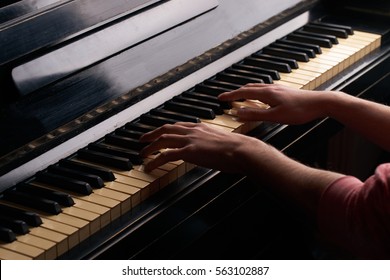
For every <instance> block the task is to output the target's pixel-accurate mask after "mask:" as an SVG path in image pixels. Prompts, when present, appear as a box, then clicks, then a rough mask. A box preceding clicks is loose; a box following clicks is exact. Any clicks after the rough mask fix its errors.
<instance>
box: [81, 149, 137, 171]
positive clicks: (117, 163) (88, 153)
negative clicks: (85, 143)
mask: <svg viewBox="0 0 390 280" xmlns="http://www.w3.org/2000/svg"><path fill="white" fill-rule="evenodd" d="M77 155H78V157H79V158H80V159H84V160H88V161H91V162H94V163H97V164H102V165H106V166H111V167H114V168H119V169H121V170H131V169H132V168H133V165H132V163H131V161H130V160H129V159H128V158H123V157H118V156H114V155H111V154H106V153H102V152H96V151H92V150H88V149H81V150H79V151H78V152H77Z"/></svg>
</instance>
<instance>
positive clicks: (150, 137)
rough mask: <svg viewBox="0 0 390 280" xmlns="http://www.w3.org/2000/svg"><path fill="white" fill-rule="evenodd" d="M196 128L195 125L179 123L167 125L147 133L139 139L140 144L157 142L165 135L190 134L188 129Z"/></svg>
mask: <svg viewBox="0 0 390 280" xmlns="http://www.w3.org/2000/svg"><path fill="white" fill-rule="evenodd" d="M193 126H196V124H194V123H185V122H178V123H175V124H166V125H163V126H161V127H159V128H157V129H155V130H153V131H150V132H147V133H145V134H144V135H142V136H141V137H140V139H139V141H140V142H152V141H155V140H156V139H157V138H159V137H160V136H161V135H163V134H178V135H186V134H187V133H188V128H191V127H193Z"/></svg>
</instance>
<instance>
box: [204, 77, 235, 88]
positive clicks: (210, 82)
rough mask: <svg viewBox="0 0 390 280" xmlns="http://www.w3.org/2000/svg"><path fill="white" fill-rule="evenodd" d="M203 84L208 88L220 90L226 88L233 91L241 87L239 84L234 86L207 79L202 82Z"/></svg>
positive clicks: (229, 83)
mask: <svg viewBox="0 0 390 280" xmlns="http://www.w3.org/2000/svg"><path fill="white" fill-rule="evenodd" d="M203 84H205V85H208V86H214V87H222V88H226V89H229V90H235V89H239V88H240V87H242V85H239V84H234V83H231V82H226V81H219V80H214V79H207V80H205V81H203Z"/></svg>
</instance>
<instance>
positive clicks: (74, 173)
mask: <svg viewBox="0 0 390 280" xmlns="http://www.w3.org/2000/svg"><path fill="white" fill-rule="evenodd" d="M48 172H50V173H54V174H57V175H62V176H65V177H68V178H72V179H76V180H80V181H83V182H87V183H88V184H89V185H90V186H91V187H92V188H94V189H101V188H103V187H104V181H103V179H102V178H100V177H99V176H97V175H94V174H89V173H85V172H82V171H79V170H72V169H68V168H65V167H61V166H54V165H53V166H50V167H49V168H48Z"/></svg>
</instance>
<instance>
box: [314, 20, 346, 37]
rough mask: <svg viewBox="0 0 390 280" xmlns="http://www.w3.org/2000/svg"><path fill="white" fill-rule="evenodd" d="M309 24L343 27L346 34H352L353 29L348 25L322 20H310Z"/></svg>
mask: <svg viewBox="0 0 390 280" xmlns="http://www.w3.org/2000/svg"><path fill="white" fill-rule="evenodd" d="M310 24H311V25H319V26H323V27H330V28H337V29H343V30H345V32H347V34H348V35H353V29H352V27H350V26H346V25H340V24H334V23H327V22H322V21H315V22H311V23H310Z"/></svg>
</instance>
